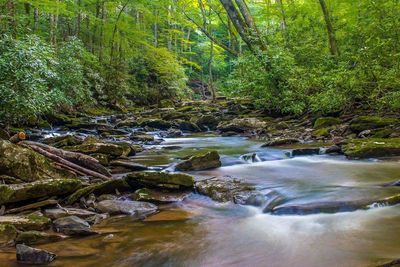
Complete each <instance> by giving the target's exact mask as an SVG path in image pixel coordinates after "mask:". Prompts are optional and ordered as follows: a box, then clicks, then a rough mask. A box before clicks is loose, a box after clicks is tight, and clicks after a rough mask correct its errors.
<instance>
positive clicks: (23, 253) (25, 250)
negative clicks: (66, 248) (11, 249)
mask: <svg viewBox="0 0 400 267" xmlns="http://www.w3.org/2000/svg"><path fill="white" fill-rule="evenodd" d="M56 257H57V255H56V254H54V253H51V252H49V251H46V250H42V249H36V248H31V247H28V246H26V245H23V244H18V245H17V261H18V262H19V263H22V264H33V265H45V264H48V263H50V262H52V261H53V260H54V259H55V258H56Z"/></svg>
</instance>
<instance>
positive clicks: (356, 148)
mask: <svg viewBox="0 0 400 267" xmlns="http://www.w3.org/2000/svg"><path fill="white" fill-rule="evenodd" d="M342 150H343V152H344V154H345V155H346V156H347V157H349V158H375V157H390V156H400V138H391V139H380V138H365V139H351V140H348V141H347V143H346V144H345V145H343V146H342Z"/></svg>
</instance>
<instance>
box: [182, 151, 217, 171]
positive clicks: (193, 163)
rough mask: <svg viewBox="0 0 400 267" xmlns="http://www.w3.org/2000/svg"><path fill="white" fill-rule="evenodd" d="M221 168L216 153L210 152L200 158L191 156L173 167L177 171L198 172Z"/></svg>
mask: <svg viewBox="0 0 400 267" xmlns="http://www.w3.org/2000/svg"><path fill="white" fill-rule="evenodd" d="M218 167H221V161H220V157H219V154H218V152H217V151H210V152H208V153H207V154H205V155H202V156H192V157H190V158H189V159H188V160H185V161H182V162H180V163H178V164H177V165H176V166H175V169H176V170H178V171H200V170H207V169H213V168H218Z"/></svg>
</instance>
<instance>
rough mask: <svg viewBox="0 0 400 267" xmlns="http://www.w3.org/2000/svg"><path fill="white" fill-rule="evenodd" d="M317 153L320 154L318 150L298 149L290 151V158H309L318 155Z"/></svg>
mask: <svg viewBox="0 0 400 267" xmlns="http://www.w3.org/2000/svg"><path fill="white" fill-rule="evenodd" d="M319 153H320V148H298V149H293V150H292V153H291V156H292V157H297V156H310V155H319Z"/></svg>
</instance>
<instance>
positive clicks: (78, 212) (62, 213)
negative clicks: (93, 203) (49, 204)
mask: <svg viewBox="0 0 400 267" xmlns="http://www.w3.org/2000/svg"><path fill="white" fill-rule="evenodd" d="M43 213H44V215H45V216H47V217H49V218H50V219H52V220H56V219H59V218H63V217H68V216H76V217H79V218H81V219H86V218H88V217H91V216H94V215H96V214H97V213H95V212H92V211H89V210H84V209H75V208H62V209H60V208H52V209H45V210H44V211H43Z"/></svg>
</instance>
